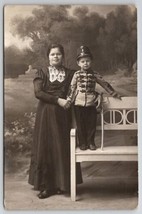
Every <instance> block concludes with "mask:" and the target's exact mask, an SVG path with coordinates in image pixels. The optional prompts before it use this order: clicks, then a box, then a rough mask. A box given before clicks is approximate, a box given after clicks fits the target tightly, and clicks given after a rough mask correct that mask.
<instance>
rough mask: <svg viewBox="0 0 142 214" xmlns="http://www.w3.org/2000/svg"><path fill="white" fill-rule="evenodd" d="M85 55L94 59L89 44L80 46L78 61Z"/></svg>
mask: <svg viewBox="0 0 142 214" xmlns="http://www.w3.org/2000/svg"><path fill="white" fill-rule="evenodd" d="M83 57H89V58H90V59H91V60H92V59H93V56H92V53H91V52H90V50H89V48H88V47H87V46H80V48H78V50H77V61H79V60H80V59H81V58H83Z"/></svg>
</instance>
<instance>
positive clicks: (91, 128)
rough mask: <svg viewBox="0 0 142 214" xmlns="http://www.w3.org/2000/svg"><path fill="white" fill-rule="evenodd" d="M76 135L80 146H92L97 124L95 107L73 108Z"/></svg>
mask: <svg viewBox="0 0 142 214" xmlns="http://www.w3.org/2000/svg"><path fill="white" fill-rule="evenodd" d="M74 111H75V118H76V125H77V133H78V139H79V146H80V145H83V144H84V145H87V146H88V145H90V144H94V139H95V133H96V122H97V110H96V107H95V106H88V107H83V106H74Z"/></svg>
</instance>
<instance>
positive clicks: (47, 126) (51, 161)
mask: <svg viewBox="0 0 142 214" xmlns="http://www.w3.org/2000/svg"><path fill="white" fill-rule="evenodd" d="M63 69H64V71H65V79H64V81H62V82H59V81H57V80H55V81H52V82H51V81H50V78H49V68H48V67H44V68H42V69H40V70H38V72H37V74H36V77H35V78H34V91H35V96H36V97H37V98H38V99H39V103H38V107H37V114H36V122H35V130H34V139H33V144H32V153H31V165H30V171H29V183H30V184H31V185H33V186H34V189H35V190H43V189H47V190H53V189H56V188H60V189H61V190H64V191H69V187H70V145H69V142H70V138H69V134H70V128H71V110H64V109H63V108H62V107H60V106H59V105H58V104H57V100H58V98H59V97H60V98H66V95H67V92H68V88H69V85H70V82H71V79H72V75H73V72H72V71H70V70H68V69H66V68H63ZM77 174H78V175H77V183H81V182H82V177H81V170H80V165H78V166H77Z"/></svg>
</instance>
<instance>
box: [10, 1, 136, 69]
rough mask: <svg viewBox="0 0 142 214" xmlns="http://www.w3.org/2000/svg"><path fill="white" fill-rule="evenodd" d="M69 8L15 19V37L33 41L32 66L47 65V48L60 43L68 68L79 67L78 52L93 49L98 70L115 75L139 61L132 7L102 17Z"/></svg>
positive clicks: (43, 10)
mask: <svg viewBox="0 0 142 214" xmlns="http://www.w3.org/2000/svg"><path fill="white" fill-rule="evenodd" d="M70 7H71V6H66V5H58V6H57V5H48V6H46V5H44V6H40V7H39V8H38V9H34V10H33V11H32V15H31V16H30V17H25V18H21V17H15V18H14V19H13V20H12V31H13V35H18V36H19V37H20V38H23V39H25V38H30V39H31V48H32V53H33V55H34V60H35V61H34V63H33V64H35V65H36V64H42V63H47V56H46V52H47V47H48V45H49V44H50V43H55V42H58V43H61V44H63V46H64V48H65V53H66V56H65V57H66V59H65V62H66V65H67V66H69V67H71V68H77V66H76V57H75V56H76V49H77V47H79V46H80V45H87V46H89V47H90V49H91V51H92V53H93V55H94V66H95V69H96V70H102V71H103V72H105V71H111V72H114V71H115V70H116V69H117V67H119V66H120V65H125V66H127V67H128V68H130V67H131V66H132V65H133V63H134V62H135V61H136V58H137V56H136V45H137V28H136V27H137V25H136V23H137V16H136V10H135V11H132V10H131V9H130V7H129V6H124V5H123V6H118V7H117V8H116V10H115V11H112V12H110V13H109V14H107V16H106V17H102V16H100V15H99V14H98V13H96V12H90V11H89V9H88V7H87V6H78V7H76V8H75V9H74V11H73V12H72V14H71V13H70Z"/></svg>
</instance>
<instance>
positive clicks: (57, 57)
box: [49, 48, 63, 66]
mask: <svg viewBox="0 0 142 214" xmlns="http://www.w3.org/2000/svg"><path fill="white" fill-rule="evenodd" d="M62 61H63V55H62V53H61V52H60V50H59V48H52V49H51V50H50V53H49V63H50V65H53V66H59V65H61V64H62Z"/></svg>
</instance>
